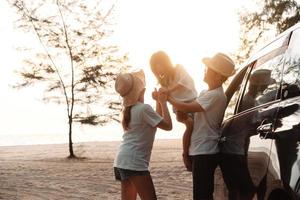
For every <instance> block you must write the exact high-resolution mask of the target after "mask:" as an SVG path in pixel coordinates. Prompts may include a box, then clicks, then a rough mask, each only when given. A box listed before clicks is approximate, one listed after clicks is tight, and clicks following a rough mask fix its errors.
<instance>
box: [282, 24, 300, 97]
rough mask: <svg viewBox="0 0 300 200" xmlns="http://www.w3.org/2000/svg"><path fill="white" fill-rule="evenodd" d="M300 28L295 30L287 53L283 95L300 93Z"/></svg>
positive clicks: (289, 95)
mask: <svg viewBox="0 0 300 200" xmlns="http://www.w3.org/2000/svg"><path fill="white" fill-rule="evenodd" d="M299 44H300V29H297V30H295V31H294V32H293V34H292V36H291V40H290V46H289V49H288V50H287V53H286V62H285V66H284V71H283V78H282V97H283V98H285V99H286V98H291V97H294V96H299V95H300V53H299V52H300V45H299Z"/></svg>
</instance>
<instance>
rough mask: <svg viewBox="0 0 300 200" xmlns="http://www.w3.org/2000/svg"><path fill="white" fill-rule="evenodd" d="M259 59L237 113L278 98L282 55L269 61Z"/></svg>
mask: <svg viewBox="0 0 300 200" xmlns="http://www.w3.org/2000/svg"><path fill="white" fill-rule="evenodd" d="M261 59H265V58H264V57H263V58H261ZM261 59H258V60H257V61H256V63H255V65H254V66H253V69H252V71H251V73H250V76H249V78H248V81H247V84H246V87H245V92H244V95H243V97H242V100H241V103H240V107H239V112H241V111H244V110H248V109H250V108H253V107H256V106H259V105H262V104H265V103H268V102H271V101H274V100H276V99H277V97H278V89H279V87H280V80H281V72H282V67H283V62H284V54H279V55H276V56H275V57H273V58H271V59H269V60H264V61H262V60H261Z"/></svg>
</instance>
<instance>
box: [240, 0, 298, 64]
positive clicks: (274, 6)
mask: <svg viewBox="0 0 300 200" xmlns="http://www.w3.org/2000/svg"><path fill="white" fill-rule="evenodd" d="M239 15H240V24H241V33H240V48H239V50H238V52H237V53H236V60H237V61H238V63H242V62H243V61H245V59H247V58H249V56H250V54H251V53H252V52H253V51H254V50H257V49H255V48H256V47H259V46H260V45H261V43H263V42H265V41H266V40H268V39H269V38H270V37H274V36H275V35H276V34H278V33H281V32H283V31H285V30H286V29H288V28H289V27H291V26H293V25H295V24H296V23H298V22H299V21H300V5H299V4H298V3H297V1H295V0H263V1H260V2H259V4H258V9H256V11H254V12H252V11H249V10H241V11H240V12H239Z"/></svg>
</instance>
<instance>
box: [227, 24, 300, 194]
mask: <svg viewBox="0 0 300 200" xmlns="http://www.w3.org/2000/svg"><path fill="white" fill-rule="evenodd" d="M226 95H227V97H228V107H227V109H226V111H225V117H224V121H223V124H222V136H223V138H222V141H223V142H222V148H224V149H223V150H224V151H225V152H226V153H233V154H240V155H245V157H246V158H247V164H248V170H249V173H250V176H251V179H252V182H253V184H254V185H255V188H256V190H255V191H256V194H255V195H254V198H256V199H270V200H277V199H285V200H289V199H300V23H298V24H296V25H295V26H293V27H291V28H290V29H288V30H286V31H285V32H283V33H282V34H280V35H279V36H278V37H276V38H275V39H274V40H273V41H272V42H271V43H269V44H268V45H266V46H265V47H264V48H262V49H261V50H260V51H258V52H257V53H255V54H254V56H252V57H251V58H250V59H249V60H248V61H247V62H246V63H245V64H244V65H243V67H241V68H240V70H239V71H238V73H237V74H236V75H235V77H234V78H233V80H232V81H231V83H230V85H229V86H228V88H227V90H226Z"/></svg>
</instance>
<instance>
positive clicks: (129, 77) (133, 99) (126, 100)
mask: <svg viewBox="0 0 300 200" xmlns="http://www.w3.org/2000/svg"><path fill="white" fill-rule="evenodd" d="M145 86H146V83H145V74H144V71H143V70H140V71H137V72H131V73H124V74H119V75H118V76H117V79H116V82H115V90H116V92H118V93H119V94H120V96H121V97H123V106H124V107H128V106H132V105H134V104H136V103H137V102H138V100H139V97H140V94H141V92H142V91H143V90H144V89H145Z"/></svg>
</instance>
